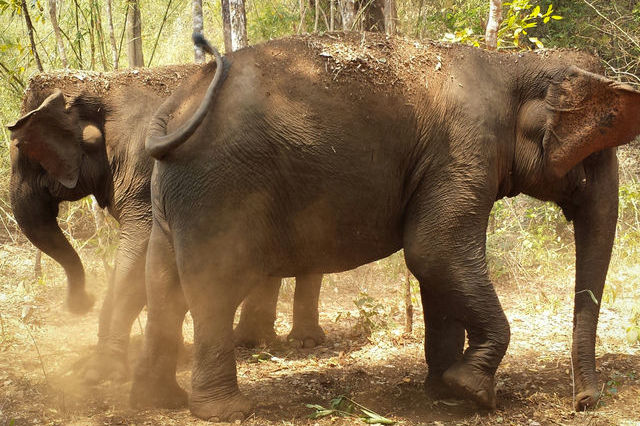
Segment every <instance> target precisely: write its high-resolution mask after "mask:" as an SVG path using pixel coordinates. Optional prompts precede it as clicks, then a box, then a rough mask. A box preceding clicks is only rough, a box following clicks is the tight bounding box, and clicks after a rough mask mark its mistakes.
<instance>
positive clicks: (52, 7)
mask: <svg viewBox="0 0 640 426" xmlns="http://www.w3.org/2000/svg"><path fill="white" fill-rule="evenodd" d="M56 2H57V0H49V18H51V26H52V27H53V32H54V34H55V36H56V45H57V46H58V55H60V60H61V61H62V66H63V67H64V68H69V62H68V61H67V52H65V50H64V43H63V42H62V34H61V33H60V26H59V25H58V14H57V11H56Z"/></svg>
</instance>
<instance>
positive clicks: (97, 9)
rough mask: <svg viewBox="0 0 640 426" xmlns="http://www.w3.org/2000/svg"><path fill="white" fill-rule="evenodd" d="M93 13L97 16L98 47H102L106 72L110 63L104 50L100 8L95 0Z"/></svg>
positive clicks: (101, 57) (101, 51) (103, 64)
mask: <svg viewBox="0 0 640 426" xmlns="http://www.w3.org/2000/svg"><path fill="white" fill-rule="evenodd" d="M92 4H93V13H94V14H95V27H96V37H97V40H98V46H99V47H100V60H101V61H102V69H103V70H104V71H108V70H109V61H107V54H106V52H105V48H104V31H103V30H102V16H101V13H100V6H98V1H97V0H93V3H92Z"/></svg>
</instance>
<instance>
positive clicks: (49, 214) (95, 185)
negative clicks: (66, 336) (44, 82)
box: [9, 90, 111, 313]
mask: <svg viewBox="0 0 640 426" xmlns="http://www.w3.org/2000/svg"><path fill="white" fill-rule="evenodd" d="M31 95H33V93H32V94H31ZM44 96H46V93H45V94H41V93H40V94H37V96H35V98H36V99H37V98H40V99H41V98H42V97H44ZM30 104H32V105H33V106H35V105H37V107H36V108H35V109H33V110H31V111H30V112H28V113H26V114H25V115H24V116H22V117H21V118H20V119H18V121H16V122H15V123H14V124H12V125H10V126H9V130H10V131H11V165H12V175H11V190H10V195H11V205H12V208H13V212H14V215H15V218H16V221H17V222H18V225H19V226H20V228H21V229H22V231H23V232H24V233H25V235H26V236H27V238H29V240H30V241H31V242H32V243H33V244H34V245H35V246H36V247H38V248H39V249H41V250H42V251H43V252H44V253H46V254H48V255H49V256H51V257H52V258H53V259H55V260H56V261H57V262H58V263H60V264H61V265H62V267H63V268H64V270H65V273H66V275H67V280H68V286H69V287H68V288H69V294H68V300H67V303H68V308H69V310H70V311H72V312H75V313H84V312H86V311H88V310H89V309H90V308H91V306H92V304H93V298H92V297H91V296H90V295H89V294H87V293H86V291H85V277H84V269H83V267H82V263H81V261H80V258H79V257H78V254H77V253H76V252H75V250H74V249H73V247H72V246H71V244H70V243H69V242H68V241H67V239H66V238H65V236H64V234H63V233H62V231H61V229H60V227H59V226H58V223H57V220H56V217H57V215H58V204H59V203H60V202H61V201H63V200H77V199H80V198H82V197H84V196H86V195H88V194H95V195H97V198H98V201H99V202H100V203H101V205H104V204H105V203H106V197H108V195H106V194H109V189H108V185H109V182H111V176H110V169H109V167H108V162H107V158H106V149H105V145H104V138H103V130H101V129H102V128H103V123H100V107H99V106H98V105H95V104H93V103H91V102H86V100H83V99H82V98H81V97H75V98H73V99H71V100H70V102H67V101H66V100H65V96H64V95H63V93H62V92H61V91H60V90H55V91H54V92H53V93H51V94H50V95H49V96H47V97H46V98H45V99H44V101H43V102H41V103H40V104H39V105H38V104H37V101H34V96H29V95H28V96H27V98H26V99H25V105H24V106H23V110H25V109H29V108H30V107H31V106H32V105H30ZM34 104H35V105H34Z"/></svg>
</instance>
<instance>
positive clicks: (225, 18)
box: [220, 0, 233, 53]
mask: <svg viewBox="0 0 640 426" xmlns="http://www.w3.org/2000/svg"><path fill="white" fill-rule="evenodd" d="M220 3H221V5H222V32H223V35H224V51H225V53H230V52H233V49H232V48H231V15H230V11H229V0H222V1H221V2H220Z"/></svg>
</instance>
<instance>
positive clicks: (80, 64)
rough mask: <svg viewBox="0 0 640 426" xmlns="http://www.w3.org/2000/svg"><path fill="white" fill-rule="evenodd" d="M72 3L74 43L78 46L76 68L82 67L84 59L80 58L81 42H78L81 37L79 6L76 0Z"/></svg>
mask: <svg viewBox="0 0 640 426" xmlns="http://www.w3.org/2000/svg"><path fill="white" fill-rule="evenodd" d="M73 3H74V5H75V12H76V13H75V15H76V16H75V18H76V45H77V46H78V53H77V54H78V59H79V62H80V63H79V64H78V68H80V69H83V68H84V63H83V62H84V61H83V60H82V43H80V40H81V39H82V38H81V37H80V34H81V32H80V18H79V17H78V15H79V12H78V10H79V9H80V6H78V0H74V1H73Z"/></svg>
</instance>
